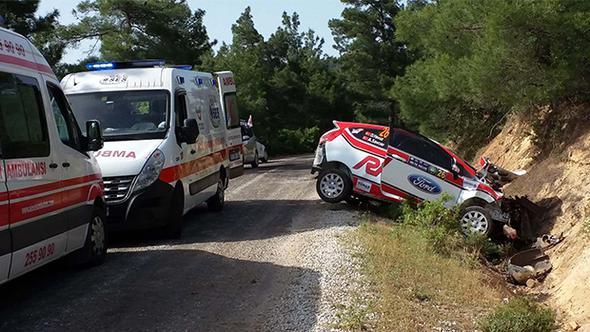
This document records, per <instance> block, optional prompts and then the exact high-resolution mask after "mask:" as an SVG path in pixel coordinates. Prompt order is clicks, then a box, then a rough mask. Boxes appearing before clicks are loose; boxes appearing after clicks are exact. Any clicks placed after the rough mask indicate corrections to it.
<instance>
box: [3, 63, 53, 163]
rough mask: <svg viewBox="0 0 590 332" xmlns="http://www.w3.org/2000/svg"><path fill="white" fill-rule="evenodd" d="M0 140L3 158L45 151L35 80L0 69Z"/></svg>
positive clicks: (40, 101) (45, 153) (39, 154)
mask: <svg viewBox="0 0 590 332" xmlns="http://www.w3.org/2000/svg"><path fill="white" fill-rule="evenodd" d="M0 86H1V89H0V144H1V148H2V149H1V150H2V151H1V152H2V157H3V158H33V157H46V156H48V155H49V135H48V134H47V122H46V119H45V112H44V109H43V99H42V97H41V91H40V89H39V83H38V82H37V80H36V79H34V78H32V77H27V76H22V75H12V74H8V73H2V72H0Z"/></svg>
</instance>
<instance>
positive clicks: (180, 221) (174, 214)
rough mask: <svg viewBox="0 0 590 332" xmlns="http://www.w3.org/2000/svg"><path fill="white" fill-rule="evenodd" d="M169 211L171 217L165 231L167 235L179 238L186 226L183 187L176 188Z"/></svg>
mask: <svg viewBox="0 0 590 332" xmlns="http://www.w3.org/2000/svg"><path fill="white" fill-rule="evenodd" d="M169 211H170V212H169V213H168V215H169V216H170V219H169V220H168V224H167V225H166V227H165V229H164V231H165V233H166V236H167V237H169V238H172V239H178V238H180V237H181V236H182V228H183V226H184V218H183V214H184V192H183V191H182V188H181V187H178V188H176V189H175V190H174V194H173V196H172V200H171V201H170V207H169Z"/></svg>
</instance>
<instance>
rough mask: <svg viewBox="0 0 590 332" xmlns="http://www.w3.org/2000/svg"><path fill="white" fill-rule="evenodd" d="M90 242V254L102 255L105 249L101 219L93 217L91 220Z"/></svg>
mask: <svg viewBox="0 0 590 332" xmlns="http://www.w3.org/2000/svg"><path fill="white" fill-rule="evenodd" d="M90 227H91V234H90V241H92V253H93V254H94V255H96V256H99V255H102V253H103V252H104V249H105V230H104V223H103V221H102V218H100V217H99V216H95V217H94V218H93V219H92V223H91V225H90Z"/></svg>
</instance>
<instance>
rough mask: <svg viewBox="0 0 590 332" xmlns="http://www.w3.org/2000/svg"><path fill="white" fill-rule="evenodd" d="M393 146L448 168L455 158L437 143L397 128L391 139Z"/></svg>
mask: <svg viewBox="0 0 590 332" xmlns="http://www.w3.org/2000/svg"><path fill="white" fill-rule="evenodd" d="M390 144H391V146H393V147H394V148H396V149H399V150H402V151H404V152H407V153H409V154H411V155H413V156H416V157H418V158H420V159H423V160H425V161H427V162H430V163H433V164H435V165H437V166H439V167H442V168H444V169H446V170H450V169H451V167H452V165H453V158H452V157H451V156H450V155H449V154H448V153H446V152H445V150H443V149H442V148H441V147H439V146H438V145H437V144H436V143H434V142H432V141H430V140H428V139H426V138H423V137H420V136H419V135H416V134H412V133H409V132H406V131H401V130H396V131H395V132H394V134H393V135H392V137H391V140H390Z"/></svg>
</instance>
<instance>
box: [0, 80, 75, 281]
mask: <svg viewBox="0 0 590 332" xmlns="http://www.w3.org/2000/svg"><path fill="white" fill-rule="evenodd" d="M41 82H43V80H42V78H41V76H40V75H35V76H24V75H14V74H7V73H0V84H2V86H3V91H2V95H1V96H0V112H1V118H2V119H1V120H0V122H1V123H3V125H4V126H3V128H2V130H3V131H4V133H3V135H2V136H3V137H4V138H6V140H5V141H4V142H2V156H3V158H4V166H5V168H4V173H5V176H6V187H7V189H8V192H9V197H8V198H9V207H10V211H9V216H10V218H9V229H10V232H11V237H12V262H11V268H10V275H9V278H11V279H12V278H13V277H16V276H18V275H20V274H23V273H25V272H27V271H30V270H32V269H34V268H35V267H37V266H39V265H42V264H43V263H45V262H47V261H49V260H51V259H53V258H56V257H59V256H61V255H62V254H63V252H64V251H65V246H66V240H67V236H66V235H65V233H64V232H65V231H66V230H67V220H66V218H65V214H64V213H62V210H63V209H64V206H63V205H62V198H63V197H62V196H63V195H62V184H61V179H62V175H63V169H62V167H61V163H62V162H63V159H64V157H65V156H63V155H62V154H61V153H60V152H58V151H56V150H54V149H51V148H50V146H52V144H55V140H54V139H55V138H54V136H53V135H55V131H52V130H49V127H48V123H49V121H48V120H51V119H48V118H47V116H46V112H45V107H44V101H43V98H42V94H41Z"/></svg>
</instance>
